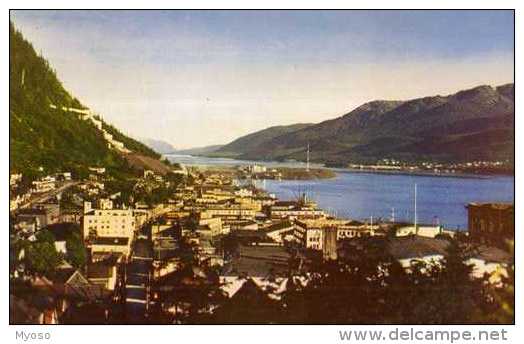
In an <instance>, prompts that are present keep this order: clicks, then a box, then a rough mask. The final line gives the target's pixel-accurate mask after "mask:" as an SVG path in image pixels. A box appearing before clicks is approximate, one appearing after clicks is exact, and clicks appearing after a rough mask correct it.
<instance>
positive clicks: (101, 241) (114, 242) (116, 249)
mask: <svg viewBox="0 0 524 344" xmlns="http://www.w3.org/2000/svg"><path fill="white" fill-rule="evenodd" d="M86 246H87V247H88V248H89V249H90V250H91V256H100V257H107V256H111V255H114V254H116V255H117V256H120V255H122V256H124V257H127V256H129V254H130V253H131V239H129V238H124V237H98V238H90V239H88V240H86Z"/></svg>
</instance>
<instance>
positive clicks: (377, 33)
mask: <svg viewBox="0 0 524 344" xmlns="http://www.w3.org/2000/svg"><path fill="white" fill-rule="evenodd" d="M11 20H12V22H13V23H14V25H15V27H16V28H17V29H18V30H20V31H21V32H22V34H23V35H24V36H25V37H26V39H28V40H29V41H30V42H31V43H32V44H33V46H34V47H35V48H36V50H37V51H38V52H39V53H40V52H41V54H42V55H43V56H44V57H45V58H47V59H48V60H49V62H50V64H51V65H52V66H53V68H54V69H55V70H56V72H57V74H58V77H59V78H60V79H61V80H62V82H63V83H64V86H65V87H66V89H68V90H69V91H70V92H71V93H72V94H73V95H74V96H76V97H77V98H79V99H80V101H81V102H82V103H83V104H85V105H86V106H88V107H90V108H91V109H93V110H94V111H97V112H99V113H100V114H101V115H102V117H103V118H104V119H105V120H106V121H108V122H110V123H112V124H114V125H116V126H117V127H118V128H120V129H121V130H122V131H123V132H124V133H126V134H128V135H130V136H132V137H135V138H154V139H160V140H164V141H167V142H169V143H171V144H172V145H173V146H175V147H176V148H190V147H200V146H206V145H211V144H223V143H227V142H230V141H232V140H234V139H236V138H238V137H240V136H242V135H245V134H248V133H250V132H255V131H257V130H260V129H264V128H267V127H270V126H274V125H287V124H293V123H318V122H321V121H323V120H327V119H332V118H335V117H339V116H341V115H343V114H345V113H347V112H349V111H351V110H352V109H354V108H355V107H357V106H359V105H361V104H363V103H365V102H367V101H371V100H377V99H390V100H392V99H398V100H407V99H411V98H417V97H422V96H430V95H437V94H440V95H446V94H450V93H454V92H456V91H459V90H461V89H466V88H470V87H475V86H478V85H481V84H488V85H493V86H496V85H500V84H504V83H508V82H513V69H514V65H513V62H514V60H513V54H514V51H513V43H514V36H513V35H514V21H513V12H512V11H66V10H61V11H20V10H17V11H11Z"/></svg>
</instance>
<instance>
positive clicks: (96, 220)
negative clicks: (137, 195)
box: [82, 202, 137, 240]
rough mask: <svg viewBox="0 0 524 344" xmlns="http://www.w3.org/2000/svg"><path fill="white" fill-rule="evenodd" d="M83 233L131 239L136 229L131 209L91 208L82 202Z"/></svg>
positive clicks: (88, 235) (88, 204) (87, 235)
mask: <svg viewBox="0 0 524 344" xmlns="http://www.w3.org/2000/svg"><path fill="white" fill-rule="evenodd" d="M82 226H83V235H84V238H88V237H90V236H91V237H93V236H94V237H114V238H127V239H129V240H131V239H132V238H133V235H134V232H135V230H136V229H137V225H136V221H135V216H134V215H133V210H132V209H92V208H91V203H90V202H85V203H84V218H83V223H82Z"/></svg>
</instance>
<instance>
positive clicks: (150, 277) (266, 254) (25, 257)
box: [10, 165, 514, 324]
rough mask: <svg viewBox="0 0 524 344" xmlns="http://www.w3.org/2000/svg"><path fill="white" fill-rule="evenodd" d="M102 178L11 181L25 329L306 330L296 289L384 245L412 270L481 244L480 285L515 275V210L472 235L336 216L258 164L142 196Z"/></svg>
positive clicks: (16, 301) (152, 181)
mask: <svg viewBox="0 0 524 344" xmlns="http://www.w3.org/2000/svg"><path fill="white" fill-rule="evenodd" d="M89 171H90V174H89V176H88V178H85V179H76V178H75V177H74V176H73V175H72V173H70V172H62V173H55V174H53V175H47V176H43V177H41V178H40V179H39V180H35V181H32V183H31V184H30V185H25V186H23V185H22V180H23V176H22V175H21V174H12V175H11V178H10V190H11V198H10V200H11V204H10V213H11V218H10V239H11V241H10V242H11V243H10V263H11V264H10V280H11V285H12V289H11V290H12V293H11V295H10V300H11V302H10V303H11V313H12V315H13V316H14V322H15V323H39V324H57V323H64V324H84V323H94V324H120V323H171V324H182V323H289V322H291V323H293V322H294V321H295V320H293V319H295V318H293V317H292V316H291V317H290V318H288V319H281V318H279V316H278V314H279V312H280V310H281V309H280V308H279V307H281V306H280V305H279V302H280V303H281V302H283V299H284V298H285V295H287V294H286V293H289V292H290V291H289V288H290V283H291V284H293V283H298V284H299V285H301V286H302V287H304V286H307V285H308V284H311V285H313V284H314V283H315V277H314V276H315V271H317V272H318V270H315V269H317V265H318V264H328V263H329V262H344V261H348V260H349V261H350V260H351V259H354V257H355V255H359V254H362V255H363V256H362V257H361V258H364V259H367V260H369V262H372V261H373V259H372V255H371V254H370V253H369V252H367V250H368V249H369V248H370V247H375V246H376V245H382V246H380V247H381V250H385V251H386V252H382V253H387V255H388V256H389V257H392V258H394V259H395V260H396V261H397V262H398V263H399V264H400V265H399V266H401V267H403V268H404V269H405V270H406V271H411V270H412V269H413V267H414V264H415V263H414V262H419V263H427V264H433V263H434V262H435V261H438V260H441V259H445V257H447V255H448V254H449V248H450V246H452V244H451V243H453V242H454V241H457V240H459V239H457V237H461V238H462V239H461V241H462V242H466V243H467V245H468V246H475V250H472V252H471V253H470V254H469V255H468V256H464V259H465V260H466V262H467V263H468V264H471V265H472V269H471V272H470V273H471V274H472V275H473V276H474V277H475V278H483V277H487V278H488V281H489V282H488V283H489V284H490V285H495V286H496V285H500V284H501V283H503V282H502V281H503V280H506V279H507V278H509V277H510V275H511V273H512V264H513V255H512V252H511V248H510V247H509V246H508V243H510V242H511V241H512V240H514V234H513V233H514V231H513V229H514V208H513V205H512V204H495V203H493V204H486V203H481V204H480V203H479V204H476V203H471V204H465V205H464V206H465V207H467V210H468V214H469V215H468V223H469V226H468V227H469V228H468V232H467V233H460V232H455V231H452V230H449V229H446V228H443V227H442V226H440V225H438V224H423V223H416V219H415V222H414V223H401V222H395V220H394V219H391V220H387V221H385V220H381V221H377V220H375V221H373V218H370V219H368V220H365V221H359V220H355V219H350V218H335V217H334V216H332V215H330V214H328V213H327V212H326V211H324V210H323V209H321V208H319V207H318V205H317V204H316V203H315V202H314V201H313V200H312V199H310V198H309V197H308V195H307V194H306V193H302V194H300V195H298V197H297V198H296V199H294V200H279V199H277V198H276V197H275V196H274V195H272V194H268V193H267V192H266V191H264V190H262V189H259V188H257V187H255V186H254V183H252V182H251V181H252V180H253V179H257V178H263V177H264V175H267V174H271V173H273V174H275V173H276V172H277V171H276V170H275V171H273V170H269V169H267V170H266V168H265V167H262V166H258V165H254V166H247V167H239V168H238V169H229V170H228V169H225V170H220V169H199V168H196V167H185V166H181V165H177V166H176V167H172V169H171V171H170V172H168V173H165V174H161V173H158V172H155V171H153V170H147V169H144V170H143V171H141V173H140V174H139V175H137V176H136V178H135V179H133V181H132V182H133V187H132V190H131V191H129V190H118V189H116V188H115V187H114V186H113V187H109V186H108V185H110V184H111V183H110V180H111V178H110V177H109V176H108V175H107V174H106V170H105V168H103V167H97V166H92V167H90V168H89ZM276 176H277V177H278V178H280V177H281V175H280V174H278V175H276ZM266 177H269V178H272V177H271V176H266ZM160 191H162V192H160ZM363 249H364V251H362V250H363ZM359 252H360V253H359ZM362 252H367V253H362ZM322 262H324V263H322ZM321 269H326V266H323V267H322V268H321ZM320 271H324V270H320ZM292 282H293V283H292ZM287 297H289V296H287ZM275 314H276V315H275ZM290 319H291V320H290ZM313 319H314V318H313ZM349 320H350V319H349ZM296 321H297V322H303V321H305V320H303V319H301V320H296Z"/></svg>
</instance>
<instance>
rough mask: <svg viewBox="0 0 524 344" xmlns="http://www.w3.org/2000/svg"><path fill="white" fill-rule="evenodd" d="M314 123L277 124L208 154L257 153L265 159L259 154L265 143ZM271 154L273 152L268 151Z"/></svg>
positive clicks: (225, 155)
mask: <svg viewBox="0 0 524 344" xmlns="http://www.w3.org/2000/svg"><path fill="white" fill-rule="evenodd" d="M311 125H312V124H310V123H299V124H293V125H286V126H275V127H270V128H267V129H264V130H260V131H257V132H255V133H252V134H248V135H246V136H242V137H241V138H238V139H236V140H234V141H233V142H231V143H228V144H227V145H225V146H223V147H222V148H220V149H218V150H216V151H214V152H212V153H211V154H208V155H210V156H222V157H232V158H233V157H243V156H245V155H256V156H257V159H264V156H261V155H260V154H258V153H259V152H261V151H262V149H263V145H264V144H265V143H268V142H272V141H273V140H275V139H277V138H278V137H282V136H284V135H286V134H290V133H293V132H296V131H298V130H301V129H306V128H308V127H309V126H311ZM268 153H269V154H270V153H271V152H268Z"/></svg>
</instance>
